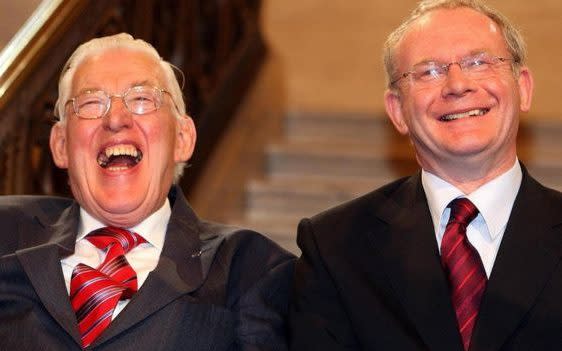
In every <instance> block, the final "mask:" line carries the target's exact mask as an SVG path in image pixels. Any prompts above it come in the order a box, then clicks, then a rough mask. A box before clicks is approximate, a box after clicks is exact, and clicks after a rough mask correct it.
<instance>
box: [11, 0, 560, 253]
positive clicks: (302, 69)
mask: <svg viewBox="0 0 562 351" xmlns="http://www.w3.org/2000/svg"><path fill="white" fill-rule="evenodd" d="M15 3H16V2H9V1H1V0H0V47H1V48H3V51H2V52H1V53H0V119H1V121H2V123H0V145H1V148H0V192H1V193H2V194H63V195H64V194H68V193H69V192H68V186H67V185H66V176H65V173H64V172H62V171H60V170H56V169H55V168H54V167H53V165H52V161H51V160H50V155H49V150H48V144H47V140H48V139H47V138H48V133H49V128H50V125H51V123H52V120H53V116H52V105H53V103H54V100H55V99H56V80H57V79H58V74H59V72H60V68H61V67H62V64H63V63H64V61H65V60H66V58H67V57H68V56H69V55H70V53H71V52H72V51H73V50H74V49H75V48H76V46H77V45H78V44H79V43H81V42H83V41H86V40H88V39H90V38H92V37H95V36H99V35H105V34H112V33H116V32H121V31H127V32H130V33H132V34H133V35H134V36H136V37H140V38H143V39H145V40H147V41H149V42H151V43H152V44H153V45H155V46H156V48H157V49H158V50H159V52H160V53H161V54H162V55H163V56H164V58H166V59H167V60H169V61H171V62H173V63H174V64H176V65H177V66H179V67H181V68H182V69H183V70H184V72H185V73H186V76H187V79H188V84H187V86H186V88H185V91H184V93H185V95H186V98H187V101H188V105H189V106H190V113H191V115H192V116H193V118H194V120H195V122H196V125H197V128H198V133H199V138H198V139H199V140H198V145H197V149H196V155H195V156H194V158H193V159H192V161H191V167H190V168H189V169H188V170H187V171H186V176H185V177H184V179H183V180H182V182H181V185H182V187H183V188H184V189H185V190H186V192H188V198H189V200H190V202H191V204H192V205H193V207H194V208H195V209H196V211H197V212H198V213H199V215H201V216H202V217H205V218H208V219H211V220H217V221H222V222H228V223H232V224H234V225H242V226H247V227H251V228H255V229H257V230H259V231H262V232H264V233H265V234H267V235H269V236H270V237H271V238H273V239H274V240H276V241H278V242H279V243H280V244H281V245H283V246H285V247H286V248H288V249H290V250H292V251H294V252H298V249H297V248H296V245H295V232H296V226H297V223H298V220H299V219H300V218H302V217H304V216H311V215H313V214H315V213H317V212H319V211H321V210H323V209H325V208H328V207H330V206H334V205H336V204H338V203H341V202H343V201H346V200H349V199H351V198H353V197H355V196H358V195H360V194H362V193H365V192H368V191H370V190H372V189H375V188H376V187H378V186H380V185H382V184H384V183H386V182H388V181H390V180H392V179H395V178H397V177H399V176H404V175H408V174H412V173H413V172H415V171H416V170H417V166H416V164H415V162H414V160H413V153H412V150H411V148H410V146H409V144H408V142H407V141H406V140H405V139H404V138H402V137H400V136H399V135H397V134H396V133H395V132H394V131H393V130H392V128H391V126H390V124H389V123H388V122H387V120H386V117H385V114H384V107H383V100H382V95H383V92H384V88H385V82H384V73H383V69H382V59H381V49H382V45H383V42H384V40H385V39H386V36H387V35H388V33H389V32H390V31H391V30H392V29H394V28H395V27H396V26H398V24H399V23H400V22H401V21H402V19H404V18H405V17H407V15H408V14H409V12H410V11H411V10H412V9H413V7H414V6H415V4H416V1H414V0H399V1H382V0H353V1H349V0H329V1H326V0H262V1H260V0H163V1H155V0H152V1H151V0H137V1H132V0H128V1H127V0H119V1H117V0H116V1H103V0H102V1H87V0H66V1H61V0H51V1H39V0H35V1H22V0H20V1H18V2H17V4H15ZM488 3H489V4H490V5H492V6H494V7H496V8H498V9H499V10H501V11H502V12H503V13H504V14H505V15H507V17H509V18H510V19H511V20H512V21H513V22H514V23H515V24H516V25H517V26H518V27H519V28H520V29H521V31H522V32H523V34H524V36H525V38H526V40H527V43H528V52H529V55H528V57H529V66H530V67H531V70H532V71H533V73H534V77H535V95H534V101H533V107H532V110H531V112H530V113H528V114H525V115H523V116H522V125H521V132H520V140H519V143H520V144H519V154H520V158H521V159H522V160H523V161H524V163H525V165H526V166H527V167H528V168H529V170H530V171H531V173H532V174H533V175H535V176H536V177H537V178H539V179H540V180H542V181H543V182H544V183H546V184H547V185H549V186H551V187H555V188H558V189H562V157H561V156H562V142H561V141H560V140H561V139H562V118H561V113H560V100H561V93H560V91H561V87H562V85H561V83H560V82H561V78H562V73H561V69H560V59H559V58H560V57H562V2H560V1H558V0H536V1H532V2H531V1H526V0H512V1H509V2H508V1H499V0H490V1H488Z"/></svg>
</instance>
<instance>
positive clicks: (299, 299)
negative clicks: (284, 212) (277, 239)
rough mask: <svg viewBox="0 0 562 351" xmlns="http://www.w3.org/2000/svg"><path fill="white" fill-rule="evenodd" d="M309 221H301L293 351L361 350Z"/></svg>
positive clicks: (292, 323) (292, 317)
mask: <svg viewBox="0 0 562 351" xmlns="http://www.w3.org/2000/svg"><path fill="white" fill-rule="evenodd" d="M316 239H317V238H316V237H315V236H314V233H313V228H312V224H311V222H310V220H308V219H304V220H302V221H301V223H300V224H299V229H298V240H297V241H298V245H299V247H300V248H301V250H302V255H301V257H300V258H299V259H298V260H297V263H296V267H295V278H294V285H293V292H292V296H291V307H290V312H289V315H290V318H289V320H290V339H291V342H290V346H291V347H290V348H291V350H295V351H300V350H303V351H304V350H323V351H326V350H334V351H336V350H359V349H360V348H359V346H358V344H357V340H356V337H355V334H354V332H353V329H352V326H351V324H350V321H349V318H348V316H347V313H346V311H345V308H344V306H343V304H342V301H341V299H340V296H339V292H338V289H337V286H336V284H335V282H334V281H333V279H332V277H331V276H330V273H329V271H328V270H327V268H326V266H325V260H327V259H329V257H322V255H321V253H320V252H319V248H318V243H317V242H316Z"/></svg>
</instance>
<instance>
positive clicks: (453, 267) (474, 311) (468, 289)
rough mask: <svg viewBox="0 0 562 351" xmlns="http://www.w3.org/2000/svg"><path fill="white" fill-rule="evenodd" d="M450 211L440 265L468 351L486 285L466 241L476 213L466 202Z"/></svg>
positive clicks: (477, 258)
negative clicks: (470, 224) (467, 230)
mask: <svg viewBox="0 0 562 351" xmlns="http://www.w3.org/2000/svg"><path fill="white" fill-rule="evenodd" d="M449 207H450V208H451V215H450V217H449V222H448V223H447V227H446V228H445V234H444V235H443V240H442V242H441V263H442V264H443V268H444V269H445V272H446V274H447V277H448V278H449V283H450V287H451V300H452V302H453V307H454V308H455V313H456V315H457V322H458V327H459V331H460V333H461V336H462V341H463V345H464V349H465V350H468V347H469V345H470V338H471V336H472V330H473V329H474V325H475V323H476V318H477V316H478V309H479V307H480V300H481V299H482V294H483V293H484V289H485V288H486V282H487V278H486V272H485V271H484V267H483V266H482V261H481V260H480V255H479V254H478V252H477V251H476V250H475V249H474V247H473V246H472V245H471V244H470V242H469V241H468V239H467V237H466V227H467V226H468V224H469V223H470V222H471V221H472V220H473V219H474V218H476V216H477V215H478V209H477V208H476V207H475V206H474V204H473V203H472V202H470V200H468V199H465V198H460V199H455V200H453V201H451V203H450V204H449Z"/></svg>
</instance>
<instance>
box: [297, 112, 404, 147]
mask: <svg viewBox="0 0 562 351" xmlns="http://www.w3.org/2000/svg"><path fill="white" fill-rule="evenodd" d="M286 134H287V138H288V139H290V140H300V139H306V140H314V139H328V140H333V139H355V140H377V141H379V142H381V143H382V142H388V141H389V140H391V139H392V138H396V137H398V136H399V134H398V133H397V132H396V131H395V130H394V128H393V127H392V124H391V123H390V120H389V119H388V118H386V116H376V115H374V114H365V113H349V114H343V113H329V112H328V113H320V112H317V113H296V112H293V113H289V114H288V116H287V119H286Z"/></svg>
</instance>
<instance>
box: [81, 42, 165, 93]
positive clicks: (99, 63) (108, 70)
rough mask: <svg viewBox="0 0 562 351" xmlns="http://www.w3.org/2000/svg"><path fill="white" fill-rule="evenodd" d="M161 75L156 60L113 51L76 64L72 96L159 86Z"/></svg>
mask: <svg viewBox="0 0 562 351" xmlns="http://www.w3.org/2000/svg"><path fill="white" fill-rule="evenodd" d="M164 83H165V79H164V72H163V69H162V66H161V64H160V62H159V60H158V59H156V58H154V57H153V56H151V55H149V54H147V53H146V52H143V51H140V50H135V49H129V48H126V49H124V48H113V49H108V50H105V51H101V52H97V53H93V54H91V55H89V56H87V57H85V58H84V59H83V60H82V61H81V62H79V63H78V66H77V67H76V70H75V72H74V75H73V77H72V83H71V91H72V93H73V94H76V93H79V92H81V91H84V90H91V89H101V90H105V91H107V92H109V93H121V92H123V91H124V90H126V89H128V88H130V87H131V86H135V85H151V86H157V87H163V88H167V87H165V86H163V85H164Z"/></svg>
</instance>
